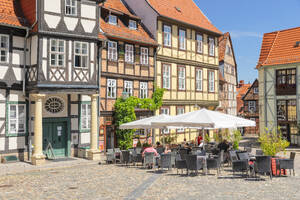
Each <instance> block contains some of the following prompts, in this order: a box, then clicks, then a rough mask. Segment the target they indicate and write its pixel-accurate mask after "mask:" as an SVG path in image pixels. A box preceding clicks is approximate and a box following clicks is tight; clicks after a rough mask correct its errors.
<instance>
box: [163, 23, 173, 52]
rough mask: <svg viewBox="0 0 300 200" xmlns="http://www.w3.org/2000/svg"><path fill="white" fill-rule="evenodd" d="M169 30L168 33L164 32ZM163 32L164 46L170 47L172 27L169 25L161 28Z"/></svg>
mask: <svg viewBox="0 0 300 200" xmlns="http://www.w3.org/2000/svg"><path fill="white" fill-rule="evenodd" d="M168 29H169V30H170V32H166V30H168ZM163 31H164V46H166V47H171V46H172V27H171V26H169V25H164V26H163Z"/></svg>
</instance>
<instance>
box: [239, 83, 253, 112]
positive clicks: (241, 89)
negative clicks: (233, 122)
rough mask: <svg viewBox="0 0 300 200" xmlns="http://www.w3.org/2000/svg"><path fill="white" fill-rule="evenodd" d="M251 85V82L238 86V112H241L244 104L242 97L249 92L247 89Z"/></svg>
mask: <svg viewBox="0 0 300 200" xmlns="http://www.w3.org/2000/svg"><path fill="white" fill-rule="evenodd" d="M250 87H251V84H243V85H241V86H240V87H238V88H236V90H237V96H236V101H237V112H238V113H241V108H242V107H243V105H244V102H243V100H242V98H243V96H244V95H245V94H246V93H247V91H248V89H249V88H250Z"/></svg>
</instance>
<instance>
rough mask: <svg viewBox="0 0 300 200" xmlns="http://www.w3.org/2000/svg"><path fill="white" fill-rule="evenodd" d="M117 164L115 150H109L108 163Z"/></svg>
mask: <svg viewBox="0 0 300 200" xmlns="http://www.w3.org/2000/svg"><path fill="white" fill-rule="evenodd" d="M109 162H111V163H115V162H116V160H115V152H114V150H113V149H107V152H106V163H109Z"/></svg>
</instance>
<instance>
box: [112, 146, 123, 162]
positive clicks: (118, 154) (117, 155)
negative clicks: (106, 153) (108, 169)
mask: <svg viewBox="0 0 300 200" xmlns="http://www.w3.org/2000/svg"><path fill="white" fill-rule="evenodd" d="M114 153H115V160H116V161H115V162H117V161H119V162H121V154H122V152H121V150H120V148H114Z"/></svg>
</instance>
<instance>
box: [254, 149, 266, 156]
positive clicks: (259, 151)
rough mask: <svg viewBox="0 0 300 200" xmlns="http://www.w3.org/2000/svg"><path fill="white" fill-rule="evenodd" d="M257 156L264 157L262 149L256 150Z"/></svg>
mask: <svg viewBox="0 0 300 200" xmlns="http://www.w3.org/2000/svg"><path fill="white" fill-rule="evenodd" d="M255 155H257V156H263V155H264V152H263V150H261V149H256V152H255Z"/></svg>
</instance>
